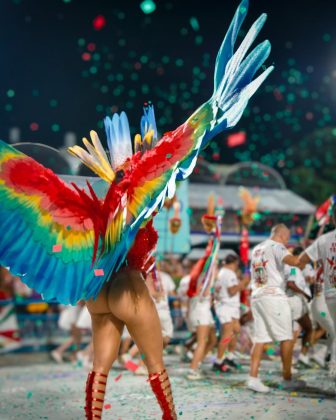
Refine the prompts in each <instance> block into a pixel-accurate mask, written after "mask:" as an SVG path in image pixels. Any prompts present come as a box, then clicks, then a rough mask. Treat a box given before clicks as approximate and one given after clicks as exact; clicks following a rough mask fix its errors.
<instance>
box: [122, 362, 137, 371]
mask: <svg viewBox="0 0 336 420" xmlns="http://www.w3.org/2000/svg"><path fill="white" fill-rule="evenodd" d="M124 366H125V368H126V369H127V370H130V371H131V372H135V371H136V370H137V369H138V368H139V365H137V364H136V363H134V362H132V360H127V362H126V363H125V364H124Z"/></svg>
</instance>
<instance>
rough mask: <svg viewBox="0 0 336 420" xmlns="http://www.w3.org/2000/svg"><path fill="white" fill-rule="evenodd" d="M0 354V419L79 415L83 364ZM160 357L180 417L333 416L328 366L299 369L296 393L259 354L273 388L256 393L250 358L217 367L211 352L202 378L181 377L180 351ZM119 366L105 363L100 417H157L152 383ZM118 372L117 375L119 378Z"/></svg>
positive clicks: (283, 419)
mask: <svg viewBox="0 0 336 420" xmlns="http://www.w3.org/2000/svg"><path fill="white" fill-rule="evenodd" d="M1 362H3V366H4V365H5V366H6V367H2V368H1V369H0V413H1V416H0V417H1V420H12V419H16V418H24V419H25V420H26V419H27V420H35V419H37V418H39V419H43V418H48V420H59V419H63V418H64V419H69V420H70V419H79V418H82V417H84V415H83V406H84V399H85V396H84V387H85V381H86V378H87V372H86V371H85V369H79V368H78V367H75V366H72V365H71V364H70V363H64V364H61V365H59V364H54V363H51V361H50V360H49V359H48V354H47V353H36V354H23V353H20V354H13V355H2V356H1ZM165 362H166V366H167V368H168V370H169V376H170V380H171V383H172V389H173V393H174V398H175V406H176V411H177V413H178V418H181V419H184V418H185V419H187V420H188V419H192V420H205V419H209V420H210V419H211V420H231V419H249V418H251V417H254V418H255V419H265V420H268V419H275V418H276V419H277V420H289V419H295V420H296V419H298V420H301V419H302V420H303V419H323V420H333V419H334V418H335V415H334V413H335V392H334V391H332V390H331V384H330V381H329V380H328V372H327V371H326V370H324V369H305V370H303V371H302V379H304V380H306V381H307V383H308V384H309V385H308V387H307V388H305V389H303V390H300V391H295V392H296V394H297V395H296V394H293V392H288V391H282V390H279V389H278V384H279V383H281V380H282V379H281V372H280V361H277V362H274V361H266V360H263V361H262V363H261V371H260V377H261V379H262V380H263V381H265V382H266V384H267V385H269V386H270V387H271V389H272V390H271V392H270V393H269V394H263V395H259V394H255V393H253V392H251V391H248V390H247V389H246V387H245V381H246V378H247V377H248V371H249V365H248V360H247V361H243V360H242V361H241V363H242V370H241V371H238V372H232V373H221V374H220V375H217V374H216V373H215V372H213V371H212V360H211V358H209V359H207V360H206V362H205V363H204V364H203V365H202V371H204V375H205V379H204V380H201V381H195V382H192V381H188V380H187V378H186V374H187V372H188V368H189V365H188V364H187V363H181V362H180V358H179V356H177V355H168V356H165ZM122 372H123V373H121V371H120V368H119V367H115V368H112V370H111V373H110V375H111V380H108V381H107V392H106V403H105V410H107V413H106V415H105V417H106V418H108V417H109V416H111V415H112V413H113V415H112V417H113V418H116V419H120V418H121V419H123V420H126V419H127V420H128V419H152V418H153V419H154V418H155V419H156V418H161V415H160V408H159V405H158V404H157V403H156V400H155V397H154V396H153V394H152V392H151V388H150V386H148V384H146V385H145V386H144V378H143V377H139V376H137V375H133V374H132V373H131V372H128V371H122ZM124 372H125V373H124ZM266 372H267V373H266ZM268 372H272V373H271V374H268ZM117 375H118V376H117ZM121 376H123V380H122V381H119V380H120V378H121ZM116 379H117V381H116ZM118 381H119V382H118ZM116 382H118V384H116ZM4 384H5V386H4ZM32 384H33V386H32ZM29 396H30V398H29ZM294 397H295V398H294ZM288 398H290V403H289V402H288ZM321 401H323V402H322V403H321ZM108 407H110V408H108Z"/></svg>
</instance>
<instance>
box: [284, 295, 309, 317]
mask: <svg viewBox="0 0 336 420" xmlns="http://www.w3.org/2000/svg"><path fill="white" fill-rule="evenodd" d="M288 301H289V306H290V308H291V312H292V319H293V321H297V320H298V319H300V318H302V317H303V315H305V314H307V313H309V309H308V302H307V301H306V299H305V298H304V297H303V296H300V295H294V296H289V297H288Z"/></svg>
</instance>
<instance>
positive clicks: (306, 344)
mask: <svg viewBox="0 0 336 420" xmlns="http://www.w3.org/2000/svg"><path fill="white" fill-rule="evenodd" d="M302 251H303V248H302V247H300V246H298V247H296V248H294V249H293V255H294V256H298V255H300V254H301V253H302ZM305 270H306V271H307V269H306V267H305V268H304V270H300V269H299V268H297V267H290V266H288V265H286V266H285V280H286V282H287V296H288V300H289V305H290V307H291V311H292V319H293V321H295V322H297V323H298V324H299V326H300V327H301V329H302V331H303V336H302V349H301V353H300V355H299V358H298V362H300V363H302V364H303V365H305V366H307V367H310V366H311V364H310V360H309V356H308V350H309V348H310V347H311V345H312V334H313V326H312V322H311V319H310V316H309V306H308V305H309V302H310V300H311V291H310V288H309V285H308V284H307V282H306V277H305ZM293 344H294V343H293Z"/></svg>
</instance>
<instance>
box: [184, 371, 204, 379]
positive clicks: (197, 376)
mask: <svg viewBox="0 0 336 420" xmlns="http://www.w3.org/2000/svg"><path fill="white" fill-rule="evenodd" d="M187 378H188V379H190V380H191V381H199V380H201V379H204V376H203V375H202V373H201V372H200V371H199V370H194V369H190V370H189V372H188V374H187Z"/></svg>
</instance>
